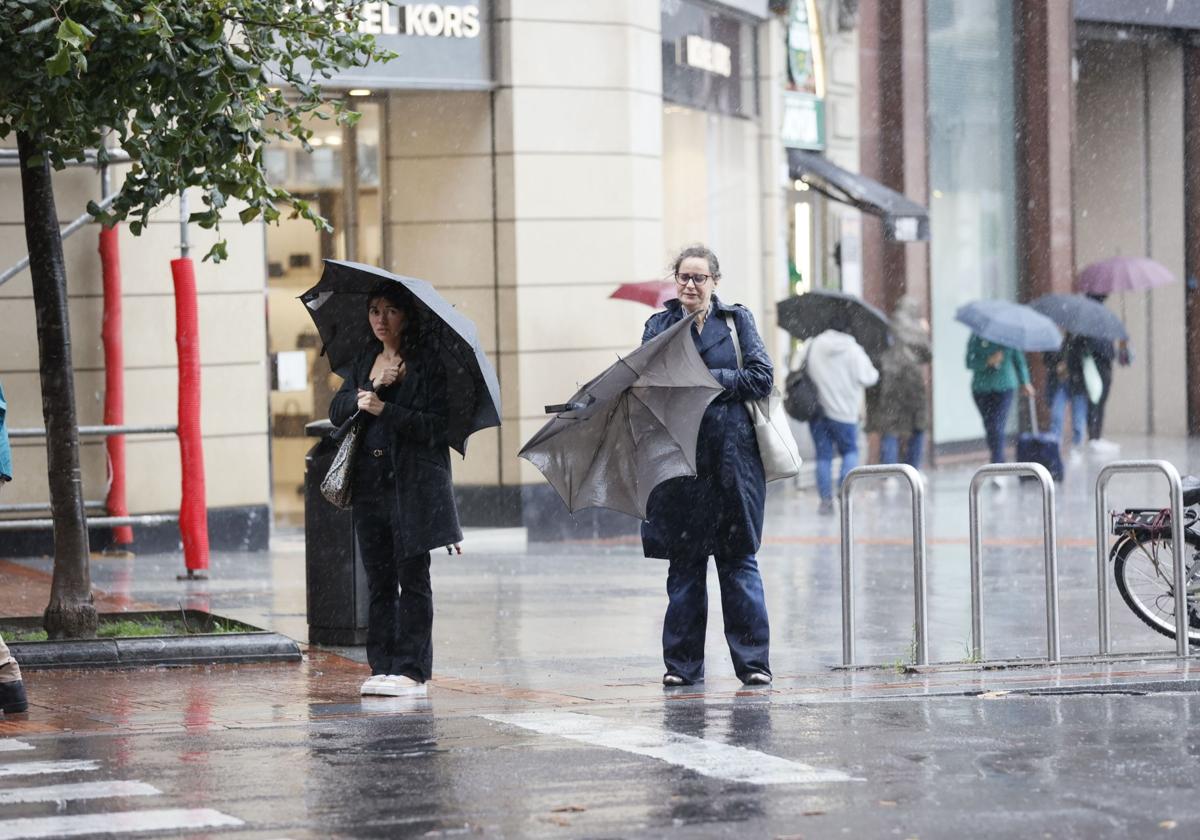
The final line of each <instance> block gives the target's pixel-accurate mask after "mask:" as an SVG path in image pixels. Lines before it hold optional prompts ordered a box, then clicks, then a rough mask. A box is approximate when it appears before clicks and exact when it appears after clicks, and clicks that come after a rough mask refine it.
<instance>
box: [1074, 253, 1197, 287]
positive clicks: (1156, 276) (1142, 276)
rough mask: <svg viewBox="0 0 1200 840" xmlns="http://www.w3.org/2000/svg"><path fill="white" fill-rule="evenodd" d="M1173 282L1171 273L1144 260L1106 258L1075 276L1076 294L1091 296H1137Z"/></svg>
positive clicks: (1161, 265) (1136, 258)
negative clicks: (1146, 290) (1126, 294)
mask: <svg viewBox="0 0 1200 840" xmlns="http://www.w3.org/2000/svg"><path fill="white" fill-rule="evenodd" d="M1174 282H1175V275H1174V274H1172V273H1171V269H1169V268H1167V267H1166V266H1165V265H1163V264H1162V263H1160V262H1155V261H1154V260H1152V259H1149V258H1148V257H1110V258H1109V259H1107V260H1100V262H1094V263H1092V264H1091V265H1089V266H1088V267H1087V268H1085V269H1084V270H1083V271H1081V272H1079V282H1078V283H1077V284H1076V285H1078V287H1079V291H1081V292H1087V293H1088V294H1093V295H1111V294H1114V293H1116V292H1137V291H1141V290H1142V289H1153V288H1155V287H1156V286H1166V285H1168V284H1170V283H1174Z"/></svg>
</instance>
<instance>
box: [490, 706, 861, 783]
mask: <svg viewBox="0 0 1200 840" xmlns="http://www.w3.org/2000/svg"><path fill="white" fill-rule="evenodd" d="M483 717H484V718H486V719H487V720H493V721H496V722H497V723H507V724H510V725H512V726H519V727H521V728H523V729H530V730H533V731H534V732H540V733H542V734H543V735H556V736H558V737H560V738H567V739H569V740H572V741H579V742H581V743H584V744H592V745H594V746H598V747H607V748H609V749H615V750H622V751H624V752H630V753H634V754H636V755H644V756H648V757H650V758H656V759H658V760H660V761H665V762H667V763H669V764H674V765H677V766H679V767H684V768H686V769H688V770H693V771H695V772H697V773H700V774H701V775H704V776H711V777H713V778H715V779H725V780H728V781H733V782H746V783H749V784H755V785H785V784H813V783H817V782H850V781H861V780H858V779H854V778H852V777H851V776H850V775H848V774H846V773H843V772H842V771H840V770H822V769H820V768H817V767H812V766H811V765H808V764H803V763H801V762H799V761H789V760H787V759H784V758H779V757H778V756H774V755H768V754H767V753H761V752H758V751H757V750H750V749H746V748H745V747H735V746H730V745H729V744H722V743H719V742H717V741H706V740H704V739H703V738H694V737H692V736H691V735H683V734H680V733H678V732H670V731H667V730H665V729H658V728H655V727H651V726H631V725H626V724H623V723H621V722H619V721H615V720H610V719H608V718H604V717H600V716H598V715H583V714H576V713H573V712H526V713H522V714H509V715H483Z"/></svg>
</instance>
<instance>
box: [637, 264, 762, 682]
mask: <svg viewBox="0 0 1200 840" xmlns="http://www.w3.org/2000/svg"><path fill="white" fill-rule="evenodd" d="M673 270H674V276H675V284H676V289H677V294H678V297H677V298H676V299H674V300H670V301H667V303H666V309H665V310H664V311H662V312H658V313H656V314H654V315H652V316H651V317H650V319H649V320H648V321H647V322H646V329H645V331H644V333H643V334H642V341H643V343H644V342H646V341H649V340H650V339H652V338H654V337H655V336H656V335H658V334H659V333H661V332H663V331H665V330H667V329H668V328H670V327H671V326H672V325H673V324H676V323H678V322H679V321H680V320H682V319H683V318H684V317H685V315H691V314H693V313H694V314H696V320H695V323H694V324H693V326H692V327H691V328H690V329H691V332H692V340H693V342H694V343H695V347H696V349H697V350H698V351H699V353H700V356H701V358H702V359H703V360H704V363H705V364H706V365H707V366H708V368H709V372H710V373H712V375H713V377H714V378H716V380H717V381H718V382H719V383H720V384H721V385H722V386H723V387H724V389H725V390H724V392H723V393H722V394H721V395H720V396H719V397H717V399H716V400H714V401H713V402H712V403H710V404H709V406H708V408H707V409H706V410H705V412H704V418H703V420H702V421H701V423H700V433H699V437H698V439H697V445H696V476H695V477H694V478H692V477H682V478H672V479H670V480H668V481H664V482H663V483H662V484H660V485H658V487H656V488H655V489H654V491H653V492H652V493H651V494H650V498H649V500H648V502H647V505H646V509H647V515H646V520H645V522H644V523H643V524H642V550H643V552H644V553H645V555H646V556H647V557H660V558H663V559H666V560H668V561H669V562H670V565H669V567H668V570H667V612H666V617H665V618H664V620H663V636H662V641H663V661H664V663H665V665H666V674H664V676H663V685H665V686H679V685H691V684H693V683H697V682H700V681H701V680H703V679H704V635H705V627H706V625H707V622H708V590H707V575H708V558H709V557H710V556H712V557H713V558H714V559H715V562H716V566H717V579H718V581H719V583H720V586H721V614H722V616H723V618H724V621H725V640H726V642H728V644H729V655H730V658H731V659H732V660H733V668H734V671H735V672H736V673H737V675H738V677H739V678H740V679H741V680H742V682H743V683H745V684H747V685H767V684H769V683H770V682H771V666H770V663H769V661H768V660H769V656H768V653H769V646H770V627H769V625H768V622H767V606H766V602H765V600H764V597H763V584H762V577H761V576H760V575H759V571H758V561H757V559H756V555H757V553H758V549H759V546H760V545H761V543H762V526H763V509H764V502H765V498H766V490H767V485H766V477H765V474H764V471H763V464H762V459H761V456H760V455H759V450H758V442H757V440H756V439H755V433H754V428H753V425H752V424H751V421H750V415H749V413H748V412H747V410H746V407H745V405H744V401H745V400H748V399H759V398H762V397H765V396H767V395H768V394H769V393H770V391H771V387H772V383H773V381H774V371H773V368H772V365H771V359H770V357H769V356H768V355H767V351H766V347H765V346H764V345H763V341H762V338H761V337H760V336H759V334H758V329H757V328H756V327H755V324H754V317H753V316H752V315H751V314H750V311H749V310H748V309H746V308H745V307H743V306H741V305H738V304H727V303H725V302H724V301H722V300H720V299H719V298H718V297H717V295H716V294H715V291H716V287H717V284H718V283H719V281H720V279H721V269H720V264H719V263H718V261H717V257H716V255H715V254H714V253H713V252H712V251H710V250H709V249H708V248H706V247H704V246H702V245H696V246H692V247H689V248H685V249H684V250H683V251H682V252H681V253H680V254H679V256H678V257H676V259H675V262H674V266H673ZM731 326H732V327H733V328H734V329H735V330H736V335H737V339H738V341H739V345H740V347H741V351H742V358H743V362H742V365H741V366H739V365H738V359H737V353H736V351H735V349H734V346H733V332H732V331H731V329H730V328H731Z"/></svg>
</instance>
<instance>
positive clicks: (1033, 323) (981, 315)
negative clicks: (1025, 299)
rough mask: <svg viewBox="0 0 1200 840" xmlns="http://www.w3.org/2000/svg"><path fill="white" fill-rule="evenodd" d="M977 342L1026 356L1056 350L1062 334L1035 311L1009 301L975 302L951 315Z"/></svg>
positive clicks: (1060, 345) (1053, 324) (1047, 319)
mask: <svg viewBox="0 0 1200 840" xmlns="http://www.w3.org/2000/svg"><path fill="white" fill-rule="evenodd" d="M954 318H955V320H956V321H958V322H960V323H962V324H966V325H967V326H968V327H970V328H971V331H972V332H973V333H975V334H976V335H977V336H979V337H980V338H986V339H987V340H988V341H990V342H992V343H994V344H1003V345H1004V346H1005V347H1013V348H1016V349H1017V350H1021V351H1023V352H1026V353H1036V352H1039V351H1045V350H1057V349H1058V348H1060V347H1062V333H1060V332H1059V331H1058V327H1057V326H1056V325H1055V323H1054V322H1053V321H1051V320H1050V319H1049V318H1047V317H1046V316H1045V315H1043V314H1042V313H1040V312H1038V311H1037V310H1035V309H1030V308H1029V307H1028V306H1025V305H1024V304H1020V303H1013V302H1012V301H1008V300H975V301H971V302H970V303H966V304H963V305H962V306H960V307H959V308H958V311H957V312H955V313H954Z"/></svg>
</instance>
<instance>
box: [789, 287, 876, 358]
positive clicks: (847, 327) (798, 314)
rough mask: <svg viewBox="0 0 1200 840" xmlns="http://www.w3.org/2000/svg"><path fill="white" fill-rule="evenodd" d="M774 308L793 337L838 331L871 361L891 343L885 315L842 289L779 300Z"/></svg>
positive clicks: (813, 292) (800, 337)
mask: <svg viewBox="0 0 1200 840" xmlns="http://www.w3.org/2000/svg"><path fill="white" fill-rule="evenodd" d="M775 311H776V313H777V315H778V318H779V326H781V327H783V328H784V329H785V330H787V331H788V332H789V333H791V334H792V335H794V336H795V337H796V338H799V339H802V340H803V339H809V338H815V337H816V336H818V335H820V334H821V333H823V332H825V330H831V329H833V330H838V331H840V332H844V333H847V334H849V335H852V336H853V337H854V340H855V341H857V342H858V343H859V344H861V345H862V348H863V349H864V350H866V351H867V355H868V356H870V357H871V358H872V359H873V360H878V358H879V357H880V356H881V355H882V354H883V351H884V350H886V349H887V348H888V347H889V346H890V345H891V343H892V328H891V324H890V322H889V321H888V317H887V315H884V314H883V313H882V312H880V311H879V310H878V309H876V308H875V307H874V306H872V305H871V304H869V303H867V302H866V301H864V300H863V299H862V298H859V297H855V296H854V295H850V294H847V293H845V292H834V291H830V290H827V289H817V290H814V291H811V292H807V293H805V294H802V295H797V296H796V297H790V298H788V299H787V300H781V301H779V303H777V304H776V305H775Z"/></svg>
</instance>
